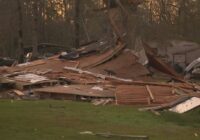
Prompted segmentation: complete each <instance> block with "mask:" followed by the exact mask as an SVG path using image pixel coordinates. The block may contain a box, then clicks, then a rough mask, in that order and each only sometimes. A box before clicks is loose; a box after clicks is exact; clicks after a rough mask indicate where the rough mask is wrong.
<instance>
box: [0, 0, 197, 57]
mask: <svg viewBox="0 0 200 140" xmlns="http://www.w3.org/2000/svg"><path fill="white" fill-rule="evenodd" d="M119 1H120V0H0V56H1V57H2V56H6V57H11V58H19V56H20V55H22V54H23V48H26V47H33V53H35V54H36V53H37V47H34V46H37V45H38V44H39V43H52V44H58V45H62V46H65V47H66V48H70V47H77V46H79V45H80V44H83V43H86V42H89V41H93V40H99V39H102V38H105V37H107V36H106V35H108V34H109V33H110V32H111V27H110V24H109V20H108V13H107V11H108V9H109V8H113V7H114V8H117V7H118V8H119V9H120V11H121V13H122V15H121V16H122V17H123V18H124V25H125V27H126V31H127V34H128V38H127V39H128V42H129V43H128V46H129V47H130V48H131V47H133V46H134V43H135V42H134V41H135V39H136V38H137V37H142V38H143V39H146V40H167V39H184V40H191V41H195V42H200V39H199V36H200V30H199V27H200V0H121V1H120V2H121V4H122V7H121V6H120V4H119V3H118V2H119ZM77 40H79V41H77Z"/></svg>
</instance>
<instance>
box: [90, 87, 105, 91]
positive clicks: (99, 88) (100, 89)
mask: <svg viewBox="0 0 200 140" xmlns="http://www.w3.org/2000/svg"><path fill="white" fill-rule="evenodd" d="M92 89H93V90H99V91H103V88H102V87H98V86H94V87H92Z"/></svg>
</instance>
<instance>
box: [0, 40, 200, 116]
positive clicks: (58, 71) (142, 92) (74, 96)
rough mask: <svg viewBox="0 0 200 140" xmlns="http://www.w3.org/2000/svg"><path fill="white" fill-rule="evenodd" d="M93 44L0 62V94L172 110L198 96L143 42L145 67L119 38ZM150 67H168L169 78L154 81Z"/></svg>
mask: <svg viewBox="0 0 200 140" xmlns="http://www.w3.org/2000/svg"><path fill="white" fill-rule="evenodd" d="M96 46H97V47H91V44H90V45H89V47H88V46H84V47H83V48H81V49H78V50H77V51H74V52H73V53H65V55H63V53H62V57H61V55H56V56H53V57H49V58H47V59H40V60H36V61H33V62H27V63H23V64H19V65H17V66H12V67H1V68H0V73H1V78H0V86H1V90H2V92H1V93H2V95H1V98H14V99H62V100H76V101H77V100H78V101H91V102H93V103H94V104H95V105H99V104H103V105H105V104H108V103H112V104H116V105H137V106H143V107H147V108H145V109H144V110H160V109H166V108H172V107H173V108H172V109H170V110H172V111H176V112H178V111H177V110H178V109H177V108H178V107H176V105H178V104H180V103H184V102H185V101H186V103H184V104H188V102H189V103H190V102H197V101H199V98H198V97H200V88H199V86H198V85H197V84H194V83H188V82H187V81H184V80H183V78H182V77H181V76H180V75H179V74H177V73H176V72H175V71H174V70H173V69H172V68H171V67H170V66H169V65H168V64H166V63H164V62H163V61H162V60H161V59H159V58H158V57H156V56H155V55H154V52H153V51H152V50H151V49H150V48H149V47H148V45H147V44H145V43H144V45H143V47H144V50H145V53H144V54H146V58H148V62H149V65H148V67H147V66H145V65H144V64H143V63H141V61H140V58H139V57H138V56H137V54H138V53H136V52H134V51H131V50H129V49H126V47H125V44H123V43H122V42H121V41H118V42H117V43H116V46H115V47H109V46H107V47H105V46H104V47H99V46H98V45H97V44H96ZM105 48H106V49H105ZM149 67H152V68H154V69H157V70H159V71H161V72H163V73H166V74H167V75H168V77H170V79H172V80H171V81H170V83H169V82H165V83H161V82H155V81H156V79H154V78H152V74H151V72H150V71H149V69H148V68H149ZM144 81H145V82H144ZM196 98H197V99H196ZM193 99H194V100H193ZM187 100H189V101H187ZM190 105H192V104H190ZM198 105H199V103H195V104H194V105H193V106H192V107H190V108H189V109H191V108H194V107H196V106H198ZM175 107H176V108H175ZM189 109H188V110H189ZM186 111H187V110H186ZM181 112H185V111H181Z"/></svg>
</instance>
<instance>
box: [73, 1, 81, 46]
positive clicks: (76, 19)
mask: <svg viewBox="0 0 200 140" xmlns="http://www.w3.org/2000/svg"><path fill="white" fill-rule="evenodd" d="M74 15H75V16H74V48H79V46H80V0H75V14H74Z"/></svg>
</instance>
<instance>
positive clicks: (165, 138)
mask: <svg viewBox="0 0 200 140" xmlns="http://www.w3.org/2000/svg"><path fill="white" fill-rule="evenodd" d="M50 105H51V106H53V108H52V107H49V106H50ZM82 131H92V132H111V133H117V134H129V135H148V136H149V137H150V140H200V109H196V110H194V111H192V112H189V113H185V114H183V115H179V114H175V113H170V112H163V113H161V115H160V116H156V115H154V114H152V113H151V112H139V111H137V109H136V108H133V107H131V106H93V105H92V104H89V103H80V102H70V101H14V102H11V101H8V100H1V101H0V140H62V139H65V140H106V139H108V138H103V137H99V136H90V135H80V134H79V132H82ZM195 133H196V134H197V135H198V136H195ZM111 139H115V140H116V138H111Z"/></svg>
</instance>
